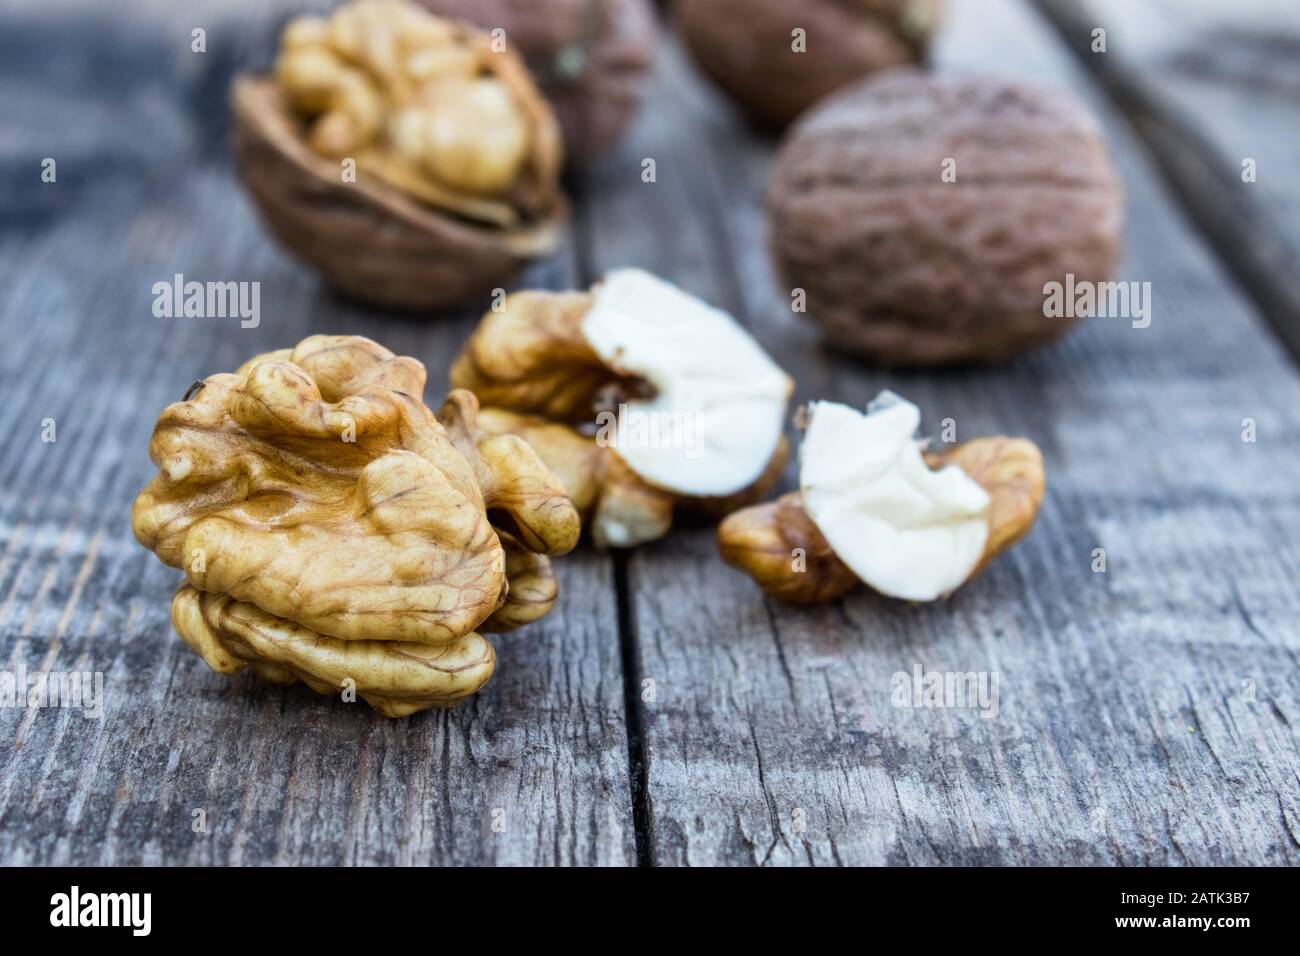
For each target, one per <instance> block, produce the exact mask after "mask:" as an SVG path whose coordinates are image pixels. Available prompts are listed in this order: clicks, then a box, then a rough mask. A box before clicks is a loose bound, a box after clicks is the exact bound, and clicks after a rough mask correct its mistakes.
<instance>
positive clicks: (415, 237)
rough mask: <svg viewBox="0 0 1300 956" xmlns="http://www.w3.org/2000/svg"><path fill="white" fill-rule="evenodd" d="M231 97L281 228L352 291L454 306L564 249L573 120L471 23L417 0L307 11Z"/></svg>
mask: <svg viewBox="0 0 1300 956" xmlns="http://www.w3.org/2000/svg"><path fill="white" fill-rule="evenodd" d="M232 107H233V110H234V152H235V160H236V166H237V168H238V170H239V172H240V174H241V176H242V177H243V179H244V181H245V183H246V184H247V186H248V188H249V191H250V192H251V194H252V196H253V198H254V199H255V201H256V202H257V204H258V206H259V208H260V210H261V212H262V214H263V217H264V218H265V220H266V222H267V224H268V225H269V226H270V228H271V231H272V232H273V233H274V234H275V235H276V236H277V237H278V238H279V239H280V240H281V241H282V242H283V243H284V244H285V245H286V246H287V247H289V248H290V249H291V250H293V251H294V252H296V253H297V254H298V255H300V256H301V257H302V258H303V259H305V260H306V261H308V262H309V263H311V264H312V265H314V266H315V267H316V268H317V269H319V270H320V272H321V274H322V276H323V278H324V279H325V281H326V282H327V283H328V284H329V285H331V286H333V287H335V288H336V289H338V290H339V291H341V292H342V293H344V294H346V295H348V296H350V297H353V298H356V299H359V300H361V301H365V302H369V303H371V304H375V305H381V306H387V307H394V308H402V309H422V310H427V309H439V308H444V307H448V306H452V305H455V304H457V303H460V302H463V301H464V300H466V299H468V298H472V297H475V296H479V295H483V294H485V293H486V292H488V291H489V290H491V289H492V288H494V287H496V286H498V285H500V284H501V283H503V282H504V281H506V280H507V279H508V278H509V277H510V276H511V275H512V274H514V273H515V272H516V271H518V269H519V268H520V267H522V266H523V265H524V264H525V263H527V262H528V261H530V260H531V259H534V258H536V257H538V256H542V255H546V254H549V253H550V252H552V251H553V250H554V249H555V248H556V247H557V245H558V242H559V232H560V226H561V224H562V223H563V221H564V219H565V217H566V215H567V206H566V204H565V201H564V198H563V196H562V194H561V193H560V190H559V172H560V166H561V163H562V146H561V141H560V133H559V127H558V125H557V123H556V121H555V118H554V116H553V114H552V113H551V111H550V108H549V106H547V104H546V102H545V100H544V99H543V98H542V96H541V94H540V93H538V91H537V90H536V88H535V87H534V86H533V83H532V81H531V79H530V78H529V77H528V73H527V70H526V68H525V67H524V65H523V63H522V61H521V60H520V59H519V58H518V57H517V56H515V55H514V54H513V53H511V52H510V51H508V50H507V51H502V52H497V51H495V50H494V49H493V48H492V43H491V38H490V37H489V36H488V35H487V34H484V33H481V32H479V31H477V30H476V29H474V28H472V27H470V26H468V25H467V24H460V23H453V22H451V21H448V20H442V19H439V18H437V17H434V16H432V15H431V14H429V13H427V12H426V11H425V10H423V9H422V8H420V7H418V6H416V5H415V4H413V3H410V2H408V0H354V2H352V3H349V4H345V5H344V6H342V7H340V8H338V9H337V10H335V11H334V13H333V14H331V15H330V17H329V18H328V19H325V18H319V17H300V18H298V19H296V20H293V21H291V22H290V23H289V24H288V26H286V28H285V30H284V33H283V36H282V38H281V50H280V54H279V56H278V58H277V61H276V64H275V70H274V74H273V75H272V76H251V75H245V76H240V77H237V78H236V81H235V84H234V88H233V90H232Z"/></svg>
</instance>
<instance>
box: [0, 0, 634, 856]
mask: <svg viewBox="0 0 1300 956" xmlns="http://www.w3.org/2000/svg"><path fill="white" fill-rule="evenodd" d="M290 6H291V5H290V4H287V3H286V4H280V5H279V6H278V10H277V8H275V7H268V5H265V4H244V5H241V6H240V7H238V8H237V9H233V10H232V9H231V6H230V5H211V6H208V7H205V8H203V9H200V10H195V8H194V7H193V6H192V5H175V4H170V3H168V4H149V5H145V6H139V7H137V8H133V11H131V12H128V11H121V10H117V9H115V10H114V11H113V12H112V14H111V19H110V15H109V14H107V13H94V12H93V11H96V10H99V9H100V8H99V7H98V5H91V4H80V3H79V4H56V5H51V4H43V5H40V7H39V8H38V7H35V6H33V7H31V8H29V9H25V10H24V11H22V12H21V13H19V12H14V11H6V12H5V13H4V14H3V15H0V18H2V19H0V38H2V39H0V85H3V86H4V87H5V88H6V90H14V91H17V93H18V95H17V96H9V95H6V97H5V98H4V100H3V103H0V130H4V131H5V133H4V138H3V139H2V140H0V169H3V171H4V174H5V175H4V176H3V180H2V181H0V209H3V210H6V213H7V215H6V217H5V221H4V224H3V225H4V229H3V231H2V232H0V283H2V284H0V334H3V336H4V341H5V342H6V343H7V346H6V348H5V349H4V350H3V352H0V380H2V381H3V393H4V400H3V402H0V422H2V425H0V428H2V431H0V434H3V435H4V443H3V448H4V456H3V464H2V465H0V489H3V490H2V491H0V669H3V670H7V671H9V672H11V673H12V672H14V671H16V670H17V669H18V668H19V667H20V666H25V667H26V668H28V669H29V670H32V671H36V670H38V669H40V670H46V671H72V670H77V671H83V670H84V671H98V672H102V674H103V680H104V698H103V713H102V718H101V719H88V718H86V717H83V716H82V715H81V714H80V713H79V712H76V711H70V710H61V711H58V710H35V709H2V710H0V862H3V863H7V864H8V863H40V864H44V863H96V864H120V863H468V864H484V863H508V864H541V863H577V864H626V863H630V862H633V861H634V859H635V846H634V839H633V833H632V826H631V820H632V814H631V803H630V786H629V781H628V774H627V740H626V729H625V726H624V702H623V682H622V673H621V668H620V659H619V649H618V641H617V625H616V617H617V614H616V609H615V599H614V592H613V587H612V581H613V572H612V567H611V562H610V561H609V559H608V558H606V557H604V556H601V555H597V554H594V553H591V552H587V553H583V554H580V555H577V556H575V557H573V558H572V559H569V560H566V561H565V562H564V563H563V565H562V567H561V568H560V569H559V573H560V576H561V587H562V597H561V600H560V603H559V605H558V607H557V609H556V611H555V613H554V614H553V615H552V616H551V617H549V618H548V619H547V620H546V621H544V622H543V623H541V624H540V625H538V626H534V627H531V628H528V629H526V630H524V631H522V632H519V633H515V634H510V635H505V636H502V637H500V638H499V639H497V641H496V643H497V649H498V672H497V676H496V677H495V678H494V679H493V681H492V683H490V684H489V685H488V687H487V688H486V689H485V691H484V692H483V693H482V694H480V695H479V696H478V697H476V698H475V699H474V700H472V701H470V702H468V703H467V704H465V705H464V706H462V707H460V708H459V709H457V710H455V711H452V712H449V713H448V712H443V713H426V714H421V715H418V716H416V717H413V718H410V719H406V720H399V721H392V720H388V719H386V718H383V717H379V716H377V715H375V714H374V713H373V712H372V711H371V710H370V709H369V708H368V707H365V706H364V705H359V706H354V707H349V706H347V705H345V704H343V703H341V702H339V701H337V700H334V699H330V698H322V697H318V696H316V695H315V694H312V693H310V692H309V691H307V690H305V689H302V688H301V687H298V688H295V689H290V690H287V691H284V690H279V689H274V688H269V687H267V686H265V685H263V684H260V683H259V682H257V681H256V680H255V679H253V678H251V677H249V676H241V677H239V678H235V679H229V678H223V677H220V676H218V675H216V674H213V673H212V672H210V671H209V670H208V668H207V667H206V666H205V665H204V664H203V663H202V662H201V661H199V660H198V659H197V658H196V657H195V656H194V655H193V654H191V653H190V652H189V651H188V649H186V648H185V647H184V646H183V645H182V644H181V643H180V641H179V640H178V639H177V638H176V637H175V636H174V635H173V634H172V631H171V627H170V624H169V622H168V610H169V605H170V597H171V591H172V589H173V587H174V586H175V584H176V575H175V573H174V572H172V571H171V570H170V569H167V568H164V567H163V566H161V565H160V564H159V563H158V562H157V561H156V560H155V559H154V558H153V556H152V555H150V554H148V553H147V552H145V551H144V550H143V549H142V548H140V547H139V545H137V544H136V543H135V542H134V540H133V539H132V536H131V531H130V526H129V521H128V511H129V507H130V502H131V499H132V497H133V496H134V494H135V493H136V491H137V490H138V489H139V488H140V487H142V486H143V485H144V483H145V482H146V481H147V480H148V478H149V477H150V474H151V472H152V466H151V464H150V463H149V461H148V457H147V448H148V440H149V434H150V430H151V429H152V426H153V421H154V419H155V418H156V417H157V414H158V412H159V411H160V410H161V409H162V408H163V406H164V405H165V404H166V403H167V402H169V401H173V400H175V399H177V398H179V397H180V395H181V394H182V393H183V392H184V391H185V389H186V387H187V386H188V385H189V383H190V382H191V381H193V380H194V379H195V378H198V377H201V376H203V375H205V374H208V373H211V372H214V371H221V370H228V369H231V368H233V367H234V366H235V365H236V364H237V363H238V362H240V361H242V360H243V359H244V358H246V357H247V356H249V355H251V354H254V353H256V352H259V351H263V350H266V349H269V348H275V347H280V346H284V345H287V344H291V343H293V342H295V341H297V340H298V339H299V338H301V337H302V336H304V335H307V334H310V333H312V332H356V333H361V334H365V335H369V336H371V337H373V338H375V339H377V340H379V341H381V342H383V343H385V344H386V345H388V346H389V347H391V348H393V349H394V350H396V351H398V352H400V353H404V354H409V355H414V356H417V357H418V358H420V359H421V360H423V361H424V362H425V363H426V365H427V366H428V368H429V370H430V380H431V381H430V387H429V394H430V397H431V399H433V398H435V396H436V397H440V396H441V393H442V392H443V390H444V389H445V388H446V374H445V373H446V367H447V363H448V361H449V360H450V358H451V356H452V355H453V354H454V352H455V350H456V349H457V348H458V347H459V344H460V342H461V341H462V339H463V338H464V336H465V335H466V334H467V333H468V331H469V329H470V328H471V327H472V324H473V321H474V318H475V316H474V315H473V314H472V312H473V311H474V310H467V312H466V313H465V314H463V315H460V316H456V317H452V318H450V319H447V320H445V321H440V322H437V323H432V322H424V321H419V320H411V319H397V318H393V317H389V316H386V315H383V314H379V313H374V312H367V311H362V310H359V309H357V308H354V307H352V306H350V305H347V304H344V303H341V302H338V301H336V300H334V299H333V298H331V297H329V296H328V295H326V294H324V293H322V292H321V290H320V289H319V287H318V285H317V284H316V282H315V280H314V279H313V278H312V277H311V276H310V275H308V274H307V273H305V272H304V271H303V270H302V269H301V268H300V267H299V266H298V265H297V264H296V263H293V262H291V261H290V260H288V259H287V258H286V257H285V256H284V255H283V254H282V253H281V252H280V251H279V250H278V249H277V248H275V247H274V246H273V245H272V244H271V242H270V240H269V239H268V238H267V237H266V235H265V233H264V232H263V231H262V230H261V229H260V228H259V226H258V224H257V223H256V221H255V217H254V211H253V210H252V208H251V207H250V205H249V203H248V201H247V200H246V199H245V198H244V197H243V196H242V194H241V192H240V190H239V188H238V187H237V186H236V184H235V183H234V181H233V180H232V177H231V173H230V170H229V164H228V161H227V153H226V146H225V142H226V138H225V133H224V128H225V123H226V120H225V106H224V95H225V89H226V84H227V81H228V78H229V74H230V72H231V70H233V69H235V68H237V67H241V66H243V65H244V64H258V63H263V62H265V57H266V56H267V55H268V53H269V50H270V44H271V43H272V42H273V31H272V24H273V22H275V21H277V20H278V19H280V18H281V17H282V16H283V11H284V10H286V9H288V8H289V7H290ZM292 6H293V7H297V6H298V5H297V4H292ZM123 17H125V19H123ZM191 25H203V26H206V27H207V29H208V53H207V54H206V55H203V56H198V55H195V54H191V53H190V52H189V29H190V27H191ZM55 50H59V51H61V52H60V56H59V57H58V58H53V57H52V56H51V51H55ZM44 156H52V157H55V158H56V159H57V161H58V164H59V165H58V174H59V178H58V182H57V184H55V185H42V184H41V183H40V181H39V170H40V160H41V158H42V157H44ZM573 268H574V257H573V255H572V254H571V252H569V253H566V254H565V255H563V256H561V257H560V258H559V259H558V260H557V261H555V262H554V263H552V264H550V265H548V266H544V267H541V268H539V269H536V270H534V271H533V272H532V273H531V274H530V275H529V276H528V278H527V281H529V283H530V284H534V285H547V286H555V287H567V286H569V285H572V284H573V281H574V280H573V275H572V273H573ZM177 272H179V273H183V274H185V275H186V276H187V277H189V278H194V279H200V280H208V279H221V280H228V279H236V280H253V281H259V282H260V283H261V295H262V300H261V311H262V317H263V318H262V322H261V324H260V326H259V327H257V328H255V329H242V328H240V327H239V324H238V322H237V321H230V320H184V319H182V320H173V321H169V320H164V319H157V318H154V317H153V315H152V314H151V303H152V293H151V286H152V284H153V283H154V282H155V281H159V280H169V279H170V278H171V276H172V275H173V274H174V273H177ZM46 418H52V419H54V420H55V421H56V423H57V429H58V431H57V441H56V442H55V443H53V444H44V443H42V442H41V428H42V421H43V420H44V419H46ZM196 810H202V811H204V815H205V817H206V827H207V832H206V833H196V832H194V830H193V829H192V824H193V823H194V821H195V819H196V817H195V811H196ZM494 824H499V825H498V826H496V827H494ZM502 827H503V828H502Z"/></svg>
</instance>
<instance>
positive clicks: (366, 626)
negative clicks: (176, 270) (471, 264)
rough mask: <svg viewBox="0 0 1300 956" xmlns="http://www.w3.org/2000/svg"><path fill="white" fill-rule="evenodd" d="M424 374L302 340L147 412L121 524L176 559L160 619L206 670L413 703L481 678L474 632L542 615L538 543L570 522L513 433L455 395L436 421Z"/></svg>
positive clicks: (566, 532)
mask: <svg viewBox="0 0 1300 956" xmlns="http://www.w3.org/2000/svg"><path fill="white" fill-rule="evenodd" d="M424 380H425V372H424V368H423V366H422V365H421V364H420V363H419V362H417V361H416V360H414V359H411V358H406V357H399V356H395V355H393V354H392V353H391V352H389V351H388V350H387V349H384V348H383V347H381V346H379V345H377V344H376V343H374V342H371V341H370V340H368V339H364V338H360V337H346V336H312V337H310V338H308V339H304V340H303V341H302V342H300V343H299V344H298V346H297V347H295V348H294V349H292V350H288V349H285V350H281V351H278V352H272V353H267V354H265V355H261V356H258V357H256V358H254V359H252V360H250V361H249V362H247V363H245V364H244V365H243V366H242V367H241V368H240V369H239V370H238V371H237V372H235V373H234V374H220V375H212V376H209V377H208V378H207V379H206V380H205V381H204V387H203V388H202V389H200V390H199V391H198V392H197V394H196V395H195V396H194V397H193V398H192V399H190V400H188V401H182V402H178V403H176V404H174V405H171V406H169V407H168V408H167V409H166V410H165V411H164V412H163V414H162V416H161V417H160V418H159V420H158V424H157V426H156V427H155V429H154V435H153V440H152V441H151V443H150V457H151V458H152V459H153V461H154V462H155V463H156V464H157V465H158V468H159V471H160V474H159V475H158V476H157V477H156V478H155V479H154V480H153V481H152V482H151V483H150V484H149V486H148V487H147V488H145V490H144V491H142V492H141V493H140V495H139V496H138V497H137V499H136V501H135V504H134V507H133V509H132V528H133V530H134V532H135V535H136V538H137V539H138V540H139V541H140V542H141V543H142V544H144V545H145V546H146V547H148V548H149V549H150V550H152V551H154V553H156V554H157V555H158V557H159V559H160V560H162V561H163V562H164V563H165V564H168V565H171V566H172V567H177V568H181V569H182V570H184V571H185V574H186V579H187V584H186V586H184V587H182V589H181V591H179V592H178V594H177V597H176V602H175V606H174V608H173V617H174V620H175V622H176V625H177V628H178V630H179V631H180V632H181V634H182V636H183V637H184V638H185V640H186V641H187V642H188V643H190V644H191V645H192V646H194V647H195V648H196V649H197V650H199V652H200V653H201V654H202V655H203V657H204V659H205V660H207V661H208V663H209V664H211V665H212V666H213V667H214V668H216V669H218V670H221V671H222V672H225V673H229V672H232V671H233V670H239V669H242V667H243V666H245V664H248V663H254V664H258V665H260V666H258V667H255V670H257V672H258V673H259V674H262V675H263V676H268V675H272V676H270V679H279V680H281V681H285V680H291V679H302V680H304V681H305V682H306V683H308V684H309V685H310V686H312V687H313V688H315V689H317V690H322V689H325V690H328V689H330V688H335V689H337V688H339V687H340V686H342V681H343V679H344V678H347V677H350V678H351V679H352V680H353V681H354V682H355V686H356V689H357V692H358V693H359V694H360V695H361V696H362V697H364V698H365V699H367V700H368V701H370V702H371V703H372V704H373V705H374V706H375V707H376V708H378V709H380V710H382V711H384V712H385V713H390V714H402V713H410V712H412V711H414V710H419V709H423V708H424V707H430V706H444V705H446V704H449V703H453V702H454V701H455V700H457V699H459V698H460V697H463V696H465V695H466V694H468V693H472V692H473V691H475V690H477V689H478V687H480V686H482V684H483V683H484V682H485V681H486V680H487V678H488V677H489V676H491V672H492V666H493V665H492V661H493V656H492V653H491V649H490V646H487V647H486V649H485V647H484V645H485V644H486V642H485V641H484V639H483V638H482V637H480V636H479V635H478V634H477V633H476V631H479V630H482V631H502V630H509V629H511V628H513V627H517V626H519V625H521V624H524V623H527V622H529V621H531V620H535V619H537V618H539V617H541V616H542V615H544V614H545V613H547V611H549V610H550V607H551V605H552V604H553V603H554V600H555V583H554V576H553V575H552V573H551V570H550V566H549V562H548V561H547V559H546V557H545V555H549V554H561V553H564V552H565V551H568V550H569V549H571V548H572V547H573V546H574V544H575V543H576V541H577V537H578V533H579V523H578V516H577V514H576V512H575V511H574V509H573V506H572V505H571V504H570V502H569V501H568V499H567V497H566V496H565V495H564V489H563V487H562V486H561V484H560V482H559V480H558V479H557V478H556V477H555V476H554V475H553V474H552V473H551V472H550V471H548V470H547V468H546V467H545V465H543V464H542V462H541V461H540V459H539V458H538V457H537V455H536V454H535V453H534V452H533V451H532V450H531V449H530V448H529V447H528V446H527V445H526V444H525V443H524V442H523V441H521V440H519V439H518V438H514V437H513V436H501V435H488V434H485V433H484V432H483V431H482V430H481V429H479V427H478V425H477V423H476V416H477V408H478V405H477V401H476V400H475V399H474V396H473V395H471V394H469V393H468V392H464V391H454V392H452V393H451V395H450V396H449V397H448V399H447V402H446V403H445V404H444V405H443V407H442V409H441V410H440V412H439V413H438V415H437V416H436V417H435V416H434V414H433V413H432V412H431V411H430V410H429V409H428V408H427V407H426V406H425V405H424V403H423V401H422V399H421V396H422V394H423V390H424ZM489 514H490V515H491V518H489ZM494 525H495V526H494ZM190 592H194V593H190ZM412 647H416V648H421V647H426V648H431V649H430V650H420V651H418V652H417V651H413V650H412ZM451 661H455V662H458V663H456V665H455V667H454V668H452V669H451V670H448V668H449V667H450V664H449V662H451Z"/></svg>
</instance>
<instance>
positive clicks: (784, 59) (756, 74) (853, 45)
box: [674, 0, 940, 128]
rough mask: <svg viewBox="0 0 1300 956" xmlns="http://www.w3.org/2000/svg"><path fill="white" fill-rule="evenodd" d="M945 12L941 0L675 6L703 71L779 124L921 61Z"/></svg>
mask: <svg viewBox="0 0 1300 956" xmlns="http://www.w3.org/2000/svg"><path fill="white" fill-rule="evenodd" d="M939 12H940V0H799V2H797V3H793V2H790V0H676V3H675V6H674V14H675V19H676V21H677V25H678V29H679V31H680V32H681V34H682V37H683V38H684V39H685V40H686V44H687V46H688V47H689V48H690V51H691V54H692V55H693V56H694V58H695V62H696V63H698V64H699V66H700V68H701V69H703V70H704V72H705V73H707V74H708V75H709V77H710V78H711V79H712V80H713V81H714V82H716V83H717V84H718V85H719V86H720V87H722V88H723V89H724V90H725V91H726V92H728V93H729V94H731V96H732V97H733V98H734V99H735V100H736V102H737V103H738V104H739V105H740V106H741V108H742V109H744V111H745V112H746V113H747V114H748V115H749V116H750V117H751V118H752V119H753V120H754V121H756V122H757V123H759V124H761V125H763V126H769V127H776V128H779V127H782V126H784V125H785V124H787V123H789V122H790V121H791V120H792V119H794V118H795V117H796V116H798V115H799V114H800V113H802V112H803V111H804V110H805V109H807V108H808V107H809V106H811V105H812V104H813V103H815V102H817V101H818V100H820V99H821V98H822V97H824V96H826V95H827V94H828V93H830V92H831V91H832V90H835V89H838V88H839V87H841V86H844V85H845V84H847V83H850V82H852V81H853V80H856V79H859V78H860V77H863V76H866V75H867V74H869V73H873V72H876V71H877V70H883V69H887V68H889V67H895V66H903V65H906V64H909V63H916V62H918V61H920V60H922V59H923V58H924V56H925V52H926V48H927V46H928V44H929V41H930V37H931V35H932V34H933V32H934V29H935V27H936V25H937V24H938V20H939ZM799 31H802V32H799Z"/></svg>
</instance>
